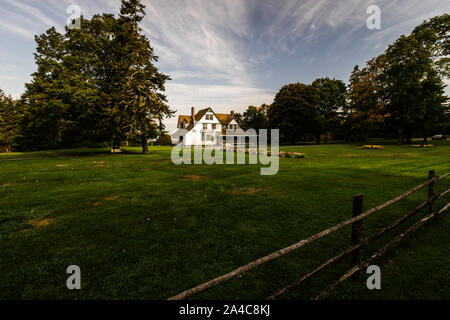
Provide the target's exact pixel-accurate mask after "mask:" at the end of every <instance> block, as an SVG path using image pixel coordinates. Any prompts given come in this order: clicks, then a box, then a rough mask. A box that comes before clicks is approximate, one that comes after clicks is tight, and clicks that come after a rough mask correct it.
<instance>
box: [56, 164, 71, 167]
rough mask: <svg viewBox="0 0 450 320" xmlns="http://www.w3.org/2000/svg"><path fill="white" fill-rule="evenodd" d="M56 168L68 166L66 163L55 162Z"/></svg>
mask: <svg viewBox="0 0 450 320" xmlns="http://www.w3.org/2000/svg"><path fill="white" fill-rule="evenodd" d="M56 166H57V167H58V168H64V167H68V166H69V165H68V164H57V165H56Z"/></svg>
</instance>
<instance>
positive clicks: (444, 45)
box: [412, 13, 450, 77]
mask: <svg viewBox="0 0 450 320" xmlns="http://www.w3.org/2000/svg"><path fill="white" fill-rule="evenodd" d="M412 35H413V36H414V37H415V38H416V39H418V41H420V42H421V43H422V45H423V46H428V47H430V48H431V54H432V58H433V62H434V63H435V67H436V70H437V71H438V72H439V73H440V74H441V75H442V76H446V77H450V14H447V13H446V14H443V15H441V16H437V17H434V18H431V19H430V20H428V21H424V22H423V23H422V24H421V25H420V26H418V27H416V28H415V29H414V31H413V32H412Z"/></svg>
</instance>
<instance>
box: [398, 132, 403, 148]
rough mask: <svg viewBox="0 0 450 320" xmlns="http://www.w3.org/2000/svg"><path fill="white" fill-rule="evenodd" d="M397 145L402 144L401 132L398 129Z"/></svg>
mask: <svg viewBox="0 0 450 320" xmlns="http://www.w3.org/2000/svg"><path fill="white" fill-rule="evenodd" d="M398 144H403V130H402V129H398Z"/></svg>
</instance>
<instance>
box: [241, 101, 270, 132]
mask: <svg viewBox="0 0 450 320" xmlns="http://www.w3.org/2000/svg"><path fill="white" fill-rule="evenodd" d="M268 109H269V106H268V105H267V104H263V105H261V107H255V106H249V107H248V108H247V110H246V111H245V112H244V113H243V114H242V116H240V115H238V116H237V117H235V118H238V120H239V121H238V122H239V125H240V126H241V128H242V129H244V130H248V129H255V130H259V129H267V127H268V119H267V111H268Z"/></svg>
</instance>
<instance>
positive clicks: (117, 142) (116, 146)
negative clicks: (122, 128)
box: [113, 138, 120, 150]
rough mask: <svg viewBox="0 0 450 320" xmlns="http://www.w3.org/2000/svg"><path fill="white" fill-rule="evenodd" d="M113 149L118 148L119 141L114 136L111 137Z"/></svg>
mask: <svg viewBox="0 0 450 320" xmlns="http://www.w3.org/2000/svg"><path fill="white" fill-rule="evenodd" d="M113 149H114V150H117V149H120V141H119V140H117V139H115V138H114V139H113Z"/></svg>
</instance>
